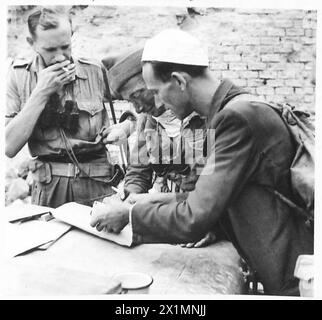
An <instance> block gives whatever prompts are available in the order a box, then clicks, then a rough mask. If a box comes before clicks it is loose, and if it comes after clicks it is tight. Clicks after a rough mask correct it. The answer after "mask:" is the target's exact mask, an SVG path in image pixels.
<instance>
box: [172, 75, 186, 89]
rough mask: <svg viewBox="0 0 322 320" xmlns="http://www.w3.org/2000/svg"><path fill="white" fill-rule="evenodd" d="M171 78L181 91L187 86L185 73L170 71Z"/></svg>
mask: <svg viewBox="0 0 322 320" xmlns="http://www.w3.org/2000/svg"><path fill="white" fill-rule="evenodd" d="M171 79H172V80H173V81H175V83H176V84H177V85H178V86H179V87H180V90H181V91H184V90H185V89H186V87H187V79H186V77H185V74H183V73H182V72H176V71H175V72H172V73H171Z"/></svg>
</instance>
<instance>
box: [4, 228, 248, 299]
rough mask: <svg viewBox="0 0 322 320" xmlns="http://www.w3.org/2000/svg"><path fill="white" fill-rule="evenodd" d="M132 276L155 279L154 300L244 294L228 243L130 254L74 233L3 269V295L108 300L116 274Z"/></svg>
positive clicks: (148, 248)
mask: <svg viewBox="0 0 322 320" xmlns="http://www.w3.org/2000/svg"><path fill="white" fill-rule="evenodd" d="M132 271H133V272H143V273H146V274H148V275H150V276H152V278H153V283H152V285H151V286H150V288H149V294H176V295H177V294H178V295H179V294H180V295H187V294H211V295H214V294H240V293H243V288H244V281H243V276H242V273H241V270H240V258H239V255H238V254H237V252H236V250H235V249H234V247H233V246H232V245H231V243H229V242H224V241H223V242H219V243H216V244H213V245H211V246H208V247H205V248H199V249H195V248H193V249H188V248H181V247H180V246H176V245H169V244H144V245H140V246H137V247H134V248H126V247H121V246H119V245H116V244H114V243H112V242H109V241H106V240H102V239H100V238H97V237H95V236H92V235H90V234H87V233H85V232H83V231H81V230H78V229H72V230H71V231H69V232H68V233H67V234H65V235H64V236H63V237H62V238H60V239H59V240H58V241H56V243H54V244H53V245H52V246H51V247H49V248H48V249H47V250H45V251H41V250H36V251H32V252H30V253H28V254H25V255H22V256H18V257H15V258H13V259H11V260H9V261H7V262H5V263H4V264H2V266H1V268H0V273H1V275H2V278H3V279H2V281H1V284H0V289H1V290H2V291H3V292H2V294H4V295H27V296H30V295H38V296H43V295H45V296H46V295H62V294H64V295H66V294H67V295H69V294H104V293H107V292H106V290H105V289H106V288H107V287H108V288H109V290H110V289H111V288H113V286H114V285H115V288H116V284H115V283H113V278H115V276H116V275H117V274H119V273H123V272H132ZM0 280H1V279H0ZM75 283H76V284H75ZM104 290H105V291H104ZM113 292H114V293H116V292H117V291H113V290H110V291H109V293H113Z"/></svg>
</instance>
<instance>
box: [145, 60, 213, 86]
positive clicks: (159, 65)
mask: <svg viewBox="0 0 322 320" xmlns="http://www.w3.org/2000/svg"><path fill="white" fill-rule="evenodd" d="M146 62H148V63H151V65H152V68H153V71H154V74H155V76H156V77H157V78H159V79H160V80H162V81H163V82H167V81H169V80H170V79H171V74H172V72H186V73H187V74H189V75H190V76H191V77H198V76H201V75H203V74H204V72H205V70H206V69H207V67H205V66H194V65H188V64H179V63H170V62H160V61H146ZM146 62H143V64H144V63H146Z"/></svg>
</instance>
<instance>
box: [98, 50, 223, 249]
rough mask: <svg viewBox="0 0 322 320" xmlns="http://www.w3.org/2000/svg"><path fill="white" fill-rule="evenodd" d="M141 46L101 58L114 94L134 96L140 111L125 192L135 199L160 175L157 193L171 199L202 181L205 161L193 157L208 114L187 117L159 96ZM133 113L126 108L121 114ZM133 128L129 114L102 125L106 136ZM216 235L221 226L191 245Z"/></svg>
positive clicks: (111, 139) (123, 135) (111, 138)
mask: <svg viewBox="0 0 322 320" xmlns="http://www.w3.org/2000/svg"><path fill="white" fill-rule="evenodd" d="M142 51H143V49H139V50H135V51H132V52H127V53H124V54H122V55H110V56H108V57H106V58H104V59H103V60H102V62H103V64H104V66H105V67H106V68H107V69H108V71H109V73H108V74H109V84H110V88H111V91H112V95H113V96H114V97H115V98H118V99H125V100H128V101H131V102H132V103H133V105H134V107H135V110H136V112H137V113H138V117H137V118H138V119H137V126H136V132H135V134H134V141H135V142H134V145H133V147H132V148H131V150H130V157H129V158H130V161H129V167H128V168H127V173H126V175H125V184H124V191H125V192H124V193H125V195H126V196H127V201H130V202H136V201H138V200H140V199H144V197H146V193H147V192H148V191H149V189H151V188H152V187H153V185H154V184H155V182H156V180H161V183H160V184H161V186H160V188H159V191H161V192H162V193H163V194H162V195H161V194H160V193H158V194H156V195H155V196H156V198H158V199H159V200H160V199H161V198H162V199H164V200H165V201H168V199H169V198H173V197H175V193H173V192H189V191H192V190H193V189H194V186H195V183H196V181H197V180H198V174H197V169H198V168H197V165H199V166H200V165H202V163H201V162H202V161H198V160H200V159H196V157H195V159H194V158H193V154H195V155H196V154H198V153H199V154H202V150H203V147H204V133H205V119H204V118H202V117H200V116H199V115H198V114H196V113H193V114H192V115H190V116H189V117H187V118H186V119H184V121H183V122H182V121H180V120H179V119H178V118H177V117H176V116H175V115H174V113H173V112H172V111H171V110H170V109H169V108H168V107H167V106H166V105H164V104H163V103H159V102H158V101H155V99H154V95H153V93H152V92H150V91H149V90H147V88H146V85H145V83H144V81H143V78H142V74H141V73H142V67H141V56H142ZM133 116H134V115H133V114H132V115H131V114H130V113H129V112H126V113H124V114H123V116H121V118H124V119H125V118H126V117H128V118H129V117H133ZM122 120H123V119H122ZM133 129H134V127H133V121H131V120H129V119H127V120H125V121H124V122H122V123H121V124H117V125H116V126H110V127H109V128H107V129H105V130H103V132H102V136H103V141H104V142H105V143H117V142H121V141H122V140H123V141H124V139H127V137H128V136H129V135H130V134H131V133H133ZM187 149H189V150H187ZM193 150H194V151H195V152H193ZM196 150H199V152H196ZM200 150H201V152H200ZM194 160H196V161H195V162H194ZM196 162H198V164H197V163H196ZM216 236H217V237H218V236H220V231H219V230H217V231H216V235H215V232H210V233H208V234H207V235H206V237H204V238H203V239H202V240H201V241H197V242H193V243H189V244H187V245H186V246H187V247H199V246H204V245H207V244H210V243H212V242H214V241H215V240H216Z"/></svg>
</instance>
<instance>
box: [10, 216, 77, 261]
mask: <svg viewBox="0 0 322 320" xmlns="http://www.w3.org/2000/svg"><path fill="white" fill-rule="evenodd" d="M70 229H71V226H70V225H69V224H66V223H63V222H61V221H57V220H51V221H49V222H46V221H39V220H32V221H28V222H24V223H21V224H11V223H7V224H6V226H5V232H6V237H5V241H6V245H5V257H6V258H12V257H15V256H17V255H18V254H21V253H24V252H27V251H29V250H32V249H35V248H38V247H40V246H42V245H44V244H49V243H51V242H52V241H55V240H57V239H58V238H60V237H61V236H62V235H63V234H65V233H66V232H67V231H69V230H70Z"/></svg>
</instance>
